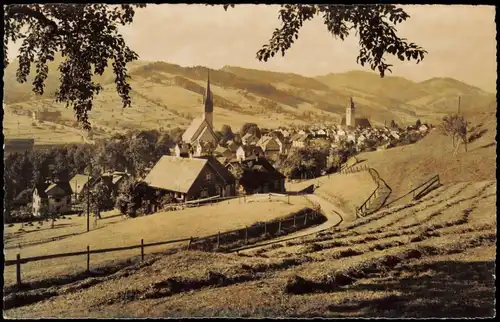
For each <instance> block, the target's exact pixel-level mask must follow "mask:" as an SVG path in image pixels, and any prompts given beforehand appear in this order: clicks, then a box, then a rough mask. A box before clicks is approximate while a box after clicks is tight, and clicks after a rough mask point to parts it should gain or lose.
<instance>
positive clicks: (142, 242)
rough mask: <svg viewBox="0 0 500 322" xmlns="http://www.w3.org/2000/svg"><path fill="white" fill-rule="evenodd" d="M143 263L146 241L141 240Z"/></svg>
mask: <svg viewBox="0 0 500 322" xmlns="http://www.w3.org/2000/svg"><path fill="white" fill-rule="evenodd" d="M141 261H143V262H144V239H141Z"/></svg>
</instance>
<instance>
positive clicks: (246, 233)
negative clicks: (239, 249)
mask: <svg viewBox="0 0 500 322" xmlns="http://www.w3.org/2000/svg"><path fill="white" fill-rule="evenodd" d="M245 244H248V226H246V227H245Z"/></svg>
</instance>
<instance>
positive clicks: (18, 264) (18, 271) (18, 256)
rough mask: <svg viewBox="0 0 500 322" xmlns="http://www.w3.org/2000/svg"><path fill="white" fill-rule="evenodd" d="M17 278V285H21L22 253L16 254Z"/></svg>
mask: <svg viewBox="0 0 500 322" xmlns="http://www.w3.org/2000/svg"><path fill="white" fill-rule="evenodd" d="M16 280H17V286H21V254H17V256H16Z"/></svg>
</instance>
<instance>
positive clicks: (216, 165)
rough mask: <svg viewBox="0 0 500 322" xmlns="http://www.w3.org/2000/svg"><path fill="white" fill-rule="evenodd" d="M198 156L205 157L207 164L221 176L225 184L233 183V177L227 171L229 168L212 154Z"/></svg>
mask: <svg viewBox="0 0 500 322" xmlns="http://www.w3.org/2000/svg"><path fill="white" fill-rule="evenodd" d="M200 158H203V159H206V160H207V161H208V164H209V165H210V166H211V167H212V168H213V169H214V170H215V172H217V173H218V174H219V176H221V178H222V179H223V180H224V181H225V182H226V184H234V183H235V181H236V180H235V178H234V176H233V175H232V174H231V172H229V170H228V169H227V168H226V167H224V165H223V164H221V163H220V162H219V161H218V160H217V158H215V157H213V156H202V157H200Z"/></svg>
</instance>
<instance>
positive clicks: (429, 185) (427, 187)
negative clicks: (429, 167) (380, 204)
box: [384, 174, 441, 207]
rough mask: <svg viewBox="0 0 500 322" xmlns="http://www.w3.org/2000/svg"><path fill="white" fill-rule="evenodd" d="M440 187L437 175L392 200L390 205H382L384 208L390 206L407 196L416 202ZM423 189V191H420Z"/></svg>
mask: <svg viewBox="0 0 500 322" xmlns="http://www.w3.org/2000/svg"><path fill="white" fill-rule="evenodd" d="M439 186H441V181H440V178H439V174H436V175H435V176H433V177H432V178H430V179H428V180H426V181H425V182H424V183H422V184H420V185H418V186H417V187H415V188H413V189H412V190H410V191H408V192H407V193H405V194H404V195H402V196H400V197H398V198H396V199H394V200H392V201H391V202H390V203H388V204H386V205H384V207H388V206H390V205H392V204H394V203H395V202H397V201H400V200H401V199H403V198H405V197H408V196H409V195H411V196H412V200H418V199H420V198H422V197H423V196H424V195H426V194H428V193H429V192H431V191H432V190H434V189H436V188H437V187H439ZM422 188H423V189H422ZM420 189H422V190H421V191H419V192H417V191H418V190H420Z"/></svg>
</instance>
